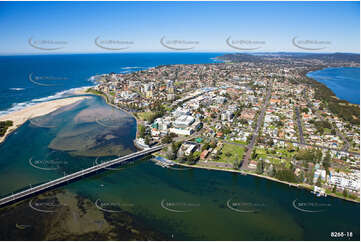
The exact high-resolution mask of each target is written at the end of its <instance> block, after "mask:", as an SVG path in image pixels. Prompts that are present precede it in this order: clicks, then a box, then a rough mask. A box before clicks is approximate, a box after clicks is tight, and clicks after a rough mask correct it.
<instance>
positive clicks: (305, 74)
mask: <svg viewBox="0 0 361 242" xmlns="http://www.w3.org/2000/svg"><path fill="white" fill-rule="evenodd" d="M332 68H333V69H337V68H359V69H360V66H326V67H322V68H318V67H316V68H314V69H311V70H307V71H306V72H304V73H302V74H303V76H304V77H305V78H308V79H312V80H313V81H315V82H317V83H320V84H322V85H324V86H326V87H327V88H328V89H329V90H330V91H331V92H332V93H333V95H334V96H335V97H337V98H338V100H339V101H346V102H348V103H350V105H356V106H360V104H357V103H351V102H350V101H348V100H346V99H341V98H340V97H338V96H337V95H336V93H335V92H334V91H333V90H332V89H331V88H329V87H328V86H327V85H326V84H324V83H322V82H320V81H317V80H316V79H315V78H313V77H309V76H308V75H309V74H310V73H311V72H316V71H323V70H326V69H332Z"/></svg>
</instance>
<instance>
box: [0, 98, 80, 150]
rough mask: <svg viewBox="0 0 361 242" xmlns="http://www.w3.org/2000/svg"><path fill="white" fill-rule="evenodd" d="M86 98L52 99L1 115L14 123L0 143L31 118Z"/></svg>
mask: <svg viewBox="0 0 361 242" xmlns="http://www.w3.org/2000/svg"><path fill="white" fill-rule="evenodd" d="M86 98H87V97H85V96H84V97H69V98H63V99H56V100H51V101H47V102H43V103H38V104H35V105H33V106H30V107H27V108H25V109H22V110H19V111H15V112H11V113H9V114H5V115H2V116H0V121H6V120H11V121H13V125H12V126H10V127H9V128H8V129H7V130H6V132H5V134H4V135H3V136H1V137H0V144H1V143H3V142H4V141H5V140H6V138H7V137H8V136H9V135H10V134H11V133H12V132H14V131H15V130H16V129H17V128H19V127H20V126H22V125H23V124H24V123H25V122H26V121H28V120H29V119H32V118H37V117H40V116H44V115H47V114H49V113H51V112H54V111H56V110H57V109H59V108H62V107H65V106H68V105H70V104H74V103H76V102H79V101H82V100H84V99H86Z"/></svg>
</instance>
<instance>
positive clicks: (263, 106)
mask: <svg viewBox="0 0 361 242" xmlns="http://www.w3.org/2000/svg"><path fill="white" fill-rule="evenodd" d="M246 57H247V56H246ZM288 58H289V57H285V58H280V57H276V58H275V57H271V56H267V57H265V58H263V59H262V61H259V60H252V59H251V60H250V59H249V58H248V57H247V58H245V56H243V55H238V56H237V54H236V55H230V56H222V57H221V58H219V60H222V62H217V63H214V64H195V65H183V64H182V65H167V66H157V67H153V68H149V69H146V70H141V71H137V72H128V73H109V74H104V75H99V76H96V77H94V78H95V79H96V82H97V85H96V86H95V87H94V88H92V89H89V90H88V92H92V93H96V94H99V95H103V96H104V97H105V98H106V99H107V102H108V103H110V104H112V105H115V106H117V107H119V108H122V109H124V110H127V111H129V112H131V113H132V114H133V115H134V116H135V117H136V119H137V121H138V122H137V124H138V128H137V138H136V140H135V141H134V143H135V145H136V146H137V147H138V148H140V149H147V148H150V147H152V146H155V145H157V144H167V145H166V147H165V148H164V149H163V150H162V151H161V152H159V153H158V154H157V155H158V157H161V160H164V161H169V162H170V163H169V162H168V163H167V162H165V163H164V164H165V166H167V164H178V165H183V166H190V167H201V168H207V169H219V170H226V171H233V172H240V173H242V174H244V175H246V174H252V175H257V176H261V177H264V178H268V179H272V180H276V181H280V182H285V183H288V184H290V185H295V186H301V187H305V188H308V189H310V190H313V192H314V193H316V194H317V195H318V196H327V195H328V194H329V195H330V194H331V195H333V196H338V197H341V198H345V199H349V200H357V201H359V197H360V185H359V184H360V172H359V169H360V126H359V116H360V114H359V106H358V105H355V104H351V103H348V102H347V101H344V100H338V99H337V97H335V96H334V95H333V96H327V98H331V99H334V100H335V102H336V104H334V103H333V102H332V101H330V100H327V98H326V99H325V98H322V92H324V90H322V89H325V88H326V91H328V92H329V91H330V90H329V89H327V87H319V86H317V83H316V84H315V81H314V80H312V79H310V78H308V77H307V76H306V75H305V74H306V73H308V72H309V71H312V70H316V69H322V68H325V67H328V66H357V65H359V62H354V61H352V60H346V61H345V60H344V59H343V60H342V61H338V59H337V58H334V59H332V61H329V60H323V59H322V58H316V57H315V58H313V59H312V58H303V59H300V58H299V59H297V61H293V62H291V61H290V60H289V59H288ZM244 59H245V60H244ZM320 89H321V90H320ZM320 93H321V94H320ZM331 104H333V106H331ZM336 105H339V106H342V107H343V109H342V111H338V109H337V107H338V106H336ZM335 106H336V108H335ZM331 109H332V111H331ZM348 109H351V112H352V115H351V116H350V115H349V113H347V111H348ZM335 110H336V111H335ZM354 110H358V112H354Z"/></svg>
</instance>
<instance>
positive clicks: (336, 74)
mask: <svg viewBox="0 0 361 242" xmlns="http://www.w3.org/2000/svg"><path fill="white" fill-rule="evenodd" d="M307 76H308V77H310V78H313V79H315V80H316V81H318V82H321V83H323V84H325V85H326V86H327V87H329V88H330V89H331V90H332V91H333V92H334V93H335V94H336V96H337V97H339V98H340V99H343V100H346V101H349V102H350V103H353V104H360V68H358V67H342V68H325V69H322V70H318V71H313V72H310V73H308V74H307Z"/></svg>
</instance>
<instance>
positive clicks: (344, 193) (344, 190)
mask: <svg viewBox="0 0 361 242" xmlns="http://www.w3.org/2000/svg"><path fill="white" fill-rule="evenodd" d="M342 195H343V196H344V197H347V190H346V189H343V192H342Z"/></svg>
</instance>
